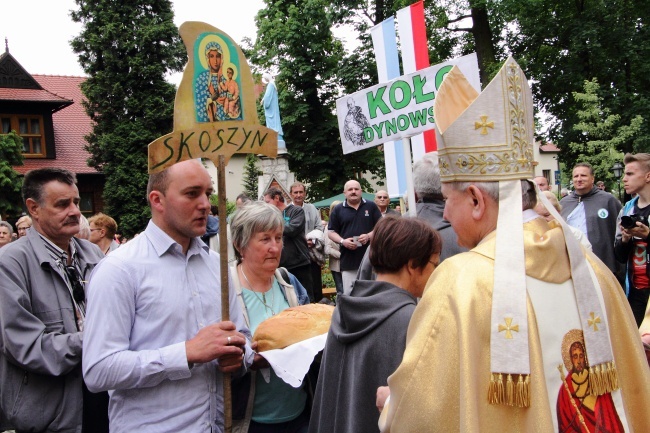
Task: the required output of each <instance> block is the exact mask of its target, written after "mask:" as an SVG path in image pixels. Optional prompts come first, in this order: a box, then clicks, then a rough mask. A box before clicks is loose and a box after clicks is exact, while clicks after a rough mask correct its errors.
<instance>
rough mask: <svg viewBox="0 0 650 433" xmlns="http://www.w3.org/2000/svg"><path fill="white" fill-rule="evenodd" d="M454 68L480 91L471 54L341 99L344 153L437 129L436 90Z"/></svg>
mask: <svg viewBox="0 0 650 433" xmlns="http://www.w3.org/2000/svg"><path fill="white" fill-rule="evenodd" d="M454 65H458V67H459V68H460V69H461V71H463V73H464V74H466V76H468V77H470V80H471V79H472V78H474V80H472V81H473V82H472V81H470V82H471V83H472V84H473V85H475V86H476V89H477V91H480V83H479V75H478V63H477V60H476V54H470V55H467V56H463V57H460V58H458V59H454V60H451V61H449V62H444V63H440V64H437V65H435V66H431V67H429V68H426V69H422V70H420V71H417V72H414V73H412V74H408V75H403V76H401V77H398V78H396V79H393V80H391V81H389V82H386V83H381V84H378V85H376V86H373V87H369V88H367V89H364V90H361V91H359V92H356V93H353V94H352V95H347V96H344V97H342V98H339V99H338V100H337V101H336V112H337V116H338V122H339V131H340V134H341V142H342V145H343V153H344V154H348V153H352V152H356V151H358V150H363V149H367V148H369V147H373V146H377V145H379V144H382V143H384V142H386V141H392V140H396V139H399V138H404V137H411V136H413V135H415V134H418V133H421V132H423V131H426V130H429V129H433V128H434V118H433V101H434V99H435V97H436V96H435V95H436V91H437V89H438V88H439V87H440V84H441V83H442V80H443V78H444V77H445V75H446V74H447V72H449V71H450V70H451V68H452V67H453V66H454Z"/></svg>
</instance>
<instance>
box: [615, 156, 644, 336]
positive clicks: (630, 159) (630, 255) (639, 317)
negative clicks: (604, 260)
mask: <svg viewBox="0 0 650 433" xmlns="http://www.w3.org/2000/svg"><path fill="white" fill-rule="evenodd" d="M623 161H624V162H625V176H624V177H623V185H624V186H625V192H626V193H628V194H631V195H634V194H636V197H634V198H633V199H632V200H630V201H629V202H627V203H626V204H625V206H624V207H623V209H622V210H621V212H620V213H619V216H618V227H617V230H616V240H615V242H614V254H615V256H616V259H617V260H618V261H619V262H621V263H626V272H625V293H626V295H627V299H628V301H629V303H630V307H632V312H633V313H634V318H635V320H636V324H637V326H640V325H641V322H642V321H643V317H644V315H645V310H646V306H647V305H648V295H650V276H649V273H648V270H649V269H648V254H647V246H648V237H649V236H650V228H649V227H648V226H649V224H648V216H650V153H637V154H634V155H633V154H630V153H628V154H626V155H625V158H624V160H623Z"/></svg>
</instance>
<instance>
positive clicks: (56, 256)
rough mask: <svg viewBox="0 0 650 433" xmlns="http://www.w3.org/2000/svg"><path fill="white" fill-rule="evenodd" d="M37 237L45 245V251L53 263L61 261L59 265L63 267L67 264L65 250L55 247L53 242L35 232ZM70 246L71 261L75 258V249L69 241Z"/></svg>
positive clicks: (73, 244)
mask: <svg viewBox="0 0 650 433" xmlns="http://www.w3.org/2000/svg"><path fill="white" fill-rule="evenodd" d="M35 231H36V230H35ZM36 233H37V234H38V236H39V237H40V238H41V239H42V240H43V244H44V245H45V249H46V250H47V252H48V254H49V255H50V257H51V258H52V259H53V260H54V261H57V262H58V261H61V263H62V264H63V265H64V266H65V265H67V264H68V252H67V251H65V250H62V249H61V248H60V247H59V246H58V245H56V244H55V243H54V242H52V241H51V240H49V239H48V238H46V237H45V236H43V235H42V234H41V233H40V232H38V231H36ZM69 245H70V254H71V256H72V258H73V259H76V258H77V247H76V246H75V243H74V242H73V241H72V239H70V242H69Z"/></svg>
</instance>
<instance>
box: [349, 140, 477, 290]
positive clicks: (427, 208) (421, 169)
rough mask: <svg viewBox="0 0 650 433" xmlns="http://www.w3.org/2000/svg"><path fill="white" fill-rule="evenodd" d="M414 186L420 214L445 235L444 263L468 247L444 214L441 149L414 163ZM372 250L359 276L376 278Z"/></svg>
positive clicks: (442, 256) (443, 240)
mask: <svg viewBox="0 0 650 433" xmlns="http://www.w3.org/2000/svg"><path fill="white" fill-rule="evenodd" d="M413 189H415V200H416V201H417V203H416V211H417V217H418V218H422V219H423V220H425V221H427V222H428V223H429V224H431V226H432V227H433V228H434V229H436V230H437V231H438V233H440V237H442V251H441V252H440V262H441V263H442V261H443V260H445V259H446V258H448V257H451V256H453V255H456V254H458V253H462V252H465V251H467V248H463V247H461V246H459V245H458V236H456V232H455V231H454V229H453V228H452V227H451V224H450V223H449V221H447V220H446V219H444V218H443V216H442V214H443V212H444V211H445V201H444V200H443V197H442V192H441V185H440V169H439V168H438V154H437V153H433V152H431V153H427V154H425V155H424V156H423V157H422V159H420V160H419V161H418V162H416V163H415V164H414V165H413ZM369 252H370V249H368V251H366V255H365V256H364V257H363V262H362V263H361V267H359V272H358V273H357V279H358V280H374V279H375V273H374V271H373V269H372V265H371V264H370V259H369V257H368V253H369Z"/></svg>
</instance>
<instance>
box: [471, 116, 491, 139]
mask: <svg viewBox="0 0 650 433" xmlns="http://www.w3.org/2000/svg"><path fill="white" fill-rule="evenodd" d="M487 119H488V117H487V116H481V121H480V122H474V130H476V129H479V128H481V135H487V133H488V130H487V129H488V128H492V129H494V122H488V121H487Z"/></svg>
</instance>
